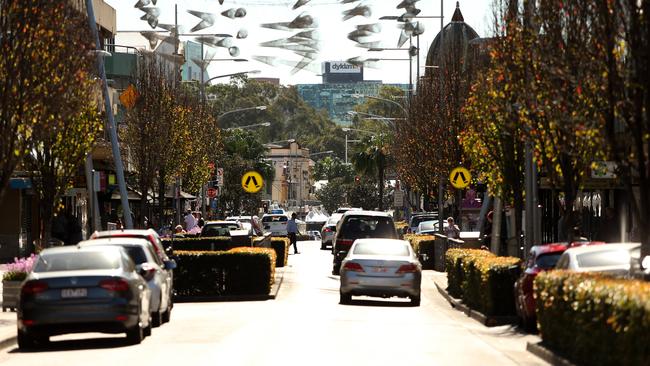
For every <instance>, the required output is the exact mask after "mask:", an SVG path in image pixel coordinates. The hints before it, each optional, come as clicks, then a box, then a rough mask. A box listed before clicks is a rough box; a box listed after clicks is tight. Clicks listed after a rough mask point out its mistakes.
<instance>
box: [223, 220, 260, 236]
mask: <svg viewBox="0 0 650 366" xmlns="http://www.w3.org/2000/svg"><path fill="white" fill-rule="evenodd" d="M226 221H236V222H239V223H240V224H241V226H242V228H244V230H248V233H249V235H254V234H255V232H254V231H253V224H252V221H253V218H252V217H251V216H228V217H226Z"/></svg>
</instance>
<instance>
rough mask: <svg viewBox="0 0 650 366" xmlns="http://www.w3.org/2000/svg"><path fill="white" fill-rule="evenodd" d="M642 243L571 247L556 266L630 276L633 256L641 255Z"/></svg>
mask: <svg viewBox="0 0 650 366" xmlns="http://www.w3.org/2000/svg"><path fill="white" fill-rule="evenodd" d="M640 250H641V244H640V243H616V244H604V245H593V246H592V245H590V246H581V247H576V248H569V249H567V250H566V251H565V252H564V253H562V256H561V257H560V259H559V260H558V261H557V264H556V265H555V268H557V269H565V270H569V271H575V272H600V273H607V274H611V275H615V276H628V275H629V273H630V261H631V258H632V256H636V257H637V258H638V257H639V254H638V253H636V252H637V251H640Z"/></svg>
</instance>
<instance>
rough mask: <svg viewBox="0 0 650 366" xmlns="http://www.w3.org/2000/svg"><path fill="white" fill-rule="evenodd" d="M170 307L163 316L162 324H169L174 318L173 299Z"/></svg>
mask: <svg viewBox="0 0 650 366" xmlns="http://www.w3.org/2000/svg"><path fill="white" fill-rule="evenodd" d="M169 301H170V303H169V306H167V311H165V312H164V313H163V315H162V322H163V323H169V319H170V318H171V316H172V304H171V299H170V300H169Z"/></svg>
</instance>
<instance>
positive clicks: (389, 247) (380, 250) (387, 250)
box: [352, 243, 410, 257]
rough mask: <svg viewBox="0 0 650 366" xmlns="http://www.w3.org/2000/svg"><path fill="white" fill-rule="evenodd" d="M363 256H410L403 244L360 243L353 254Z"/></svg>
mask: <svg viewBox="0 0 650 366" xmlns="http://www.w3.org/2000/svg"><path fill="white" fill-rule="evenodd" d="M352 253H353V254H361V255H386V256H404V257H406V256H409V255H410V252H409V248H408V246H407V245H406V244H402V243H358V244H357V245H356V246H355V247H354V250H353V252H352Z"/></svg>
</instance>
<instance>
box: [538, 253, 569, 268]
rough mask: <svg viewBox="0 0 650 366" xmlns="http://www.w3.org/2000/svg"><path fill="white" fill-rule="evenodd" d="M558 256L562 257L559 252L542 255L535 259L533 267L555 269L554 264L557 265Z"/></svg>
mask: <svg viewBox="0 0 650 366" xmlns="http://www.w3.org/2000/svg"><path fill="white" fill-rule="evenodd" d="M560 256H562V253H561V252H557V253H548V254H542V255H540V256H539V257H537V260H536V261H535V265H536V266H537V267H538V268H541V269H551V268H553V267H555V264H557V262H558V260H559V259H560Z"/></svg>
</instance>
